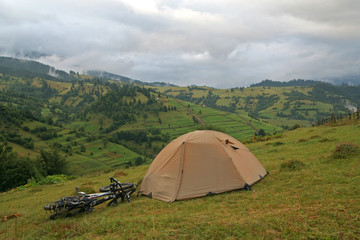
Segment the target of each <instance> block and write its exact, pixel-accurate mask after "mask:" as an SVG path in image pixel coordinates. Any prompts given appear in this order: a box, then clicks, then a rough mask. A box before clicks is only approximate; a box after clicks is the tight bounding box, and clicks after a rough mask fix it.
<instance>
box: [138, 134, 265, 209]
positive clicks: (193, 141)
mask: <svg viewBox="0 0 360 240" xmlns="http://www.w3.org/2000/svg"><path fill="white" fill-rule="evenodd" d="M266 174H268V172H267V171H266V170H265V169H264V167H263V166H262V165H261V163H260V162H259V160H258V159H257V158H256V157H255V156H254V155H253V154H252V153H251V152H250V151H249V149H248V148H247V147H245V146H244V145H243V144H242V143H241V142H239V141H238V140H236V139H235V138H233V137H231V136H229V135H227V134H225V133H221V132H217V131H210V130H203V131H194V132H190V133H187V134H184V135H182V136H180V137H178V138H177V139H175V140H173V141H172V142H170V143H169V144H168V145H167V146H166V147H165V148H164V149H163V150H162V151H161V152H160V153H159V154H158V155H157V157H156V158H155V159H154V161H153V162H152V164H151V165H150V167H149V169H148V171H147V173H146V175H145V177H144V179H143V181H142V184H141V187H140V192H141V193H142V194H144V195H148V196H149V197H152V198H155V199H159V200H163V201H166V202H173V201H175V200H182V199H189V198H195V197H201V196H205V195H209V194H215V193H222V192H226V191H231V190H235V189H241V188H245V189H250V186H251V185H252V184H254V183H255V182H257V181H258V180H260V179H261V178H263V177H264V176H265V175H266Z"/></svg>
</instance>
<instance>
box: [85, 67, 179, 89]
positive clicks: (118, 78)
mask: <svg viewBox="0 0 360 240" xmlns="http://www.w3.org/2000/svg"><path fill="white" fill-rule="evenodd" d="M86 74H88V75H90V76H94V77H98V78H105V79H111V80H116V81H121V82H124V83H135V84H140V85H148V86H155V87H160V86H162V87H164V86H170V87H176V85H174V84H170V83H165V82H151V83H149V82H142V81H139V80H135V79H132V78H128V77H124V76H121V75H117V74H113V73H109V72H105V71H97V70H90V71H87V72H86Z"/></svg>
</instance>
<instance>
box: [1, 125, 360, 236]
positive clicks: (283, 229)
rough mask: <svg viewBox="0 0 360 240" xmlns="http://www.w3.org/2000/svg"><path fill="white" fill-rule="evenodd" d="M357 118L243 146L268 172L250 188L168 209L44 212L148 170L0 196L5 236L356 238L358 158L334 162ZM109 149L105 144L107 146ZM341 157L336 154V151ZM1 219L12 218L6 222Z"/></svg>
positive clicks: (353, 140)
mask: <svg viewBox="0 0 360 240" xmlns="http://www.w3.org/2000/svg"><path fill="white" fill-rule="evenodd" d="M359 134H360V123H359V121H354V122H348V123H347V124H345V122H343V123H341V124H339V125H334V126H321V127H309V128H298V129H296V130H293V131H290V132H286V133H285V134H284V136H283V137H282V138H278V139H273V140H270V141H264V142H257V143H251V144H247V147H248V148H249V149H250V150H251V151H252V152H253V153H254V154H255V156H257V158H258V159H259V160H260V162H261V163H262V165H263V166H264V167H265V168H266V169H267V170H268V171H269V173H270V174H269V175H268V176H266V177H265V178H264V179H262V180H261V181H260V182H258V183H256V184H255V185H253V186H252V191H245V190H238V191H232V192H228V193H223V194H218V195H215V196H211V197H210V196H209V197H202V198H196V199H191V200H185V201H177V202H174V203H172V204H169V203H166V202H162V201H158V200H154V199H149V198H147V197H143V196H139V197H136V195H135V194H134V195H133V196H132V201H131V203H127V202H123V203H121V204H119V205H118V206H116V207H106V206H101V205H100V206H98V207H97V208H96V210H95V211H94V212H93V213H91V214H83V215H77V216H75V217H72V218H59V219H57V220H54V221H50V220H48V217H49V214H48V213H46V212H45V211H44V210H43V209H42V207H43V206H44V205H45V204H48V203H50V202H52V201H56V200H59V199H60V198H61V197H63V196H68V195H72V194H74V187H75V186H80V187H81V186H88V187H92V188H93V189H98V188H99V187H101V186H104V185H107V184H108V178H109V177H110V176H116V177H117V178H118V179H119V180H120V181H123V182H134V183H138V182H139V181H141V179H142V178H143V176H144V175H145V172H146V170H147V168H148V166H149V165H142V166H138V167H130V168H128V169H123V170H113V171H110V172H107V173H104V172H98V173H93V174H90V175H87V176H82V177H78V178H76V179H74V180H70V181H67V182H64V183H60V184H54V185H43V186H39V187H35V188H32V189H26V190H15V191H9V192H5V193H1V194H0V218H1V219H2V222H1V223H0V238H2V239H66V238H71V239H115V238H116V239H118V238H124V239H134V238H135V239H204V238H205V239H239V238H243V239H260V238H261V239H264V238H265V239H280V238H283V239H357V238H358V236H359V235H360V228H359V226H360V219H359V212H360V205H359V204H358V202H359V199H360V189H359V187H358V186H359V185H360V175H359V172H360V164H359V163H360V154H359V152H358V151H357V152H356V151H355V154H353V155H351V154H350V155H349V156H347V154H348V153H351V151H348V152H346V151H345V152H342V153H341V154H340V156H339V155H336V156H337V157H335V155H334V153H336V148H337V146H339V144H341V143H344V142H346V143H348V144H350V145H352V146H359V145H360V139H359V137H358V136H359ZM109 148H110V147H109ZM337 153H339V152H337ZM5 216H17V217H14V218H9V219H7V220H6V221H5V220H4V219H5Z"/></svg>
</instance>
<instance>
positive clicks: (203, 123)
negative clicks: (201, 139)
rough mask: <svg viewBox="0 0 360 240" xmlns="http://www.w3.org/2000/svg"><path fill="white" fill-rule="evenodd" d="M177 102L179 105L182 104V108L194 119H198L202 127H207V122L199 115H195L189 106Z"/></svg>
mask: <svg viewBox="0 0 360 240" xmlns="http://www.w3.org/2000/svg"><path fill="white" fill-rule="evenodd" d="M176 101H177V102H178V104H180V105H181V106H183V107H184V108H185V109H186V111H187V112H188V113H190V114H191V115H192V116H193V117H194V118H196V119H197V120H198V121H199V123H201V124H202V125H205V122H204V121H203V120H202V119H201V118H200V117H199V116H198V115H196V114H195V113H193V112H192V111H190V109H189V108H188V107H187V106H185V105H184V104H182V103H181V101H180V100H178V99H176Z"/></svg>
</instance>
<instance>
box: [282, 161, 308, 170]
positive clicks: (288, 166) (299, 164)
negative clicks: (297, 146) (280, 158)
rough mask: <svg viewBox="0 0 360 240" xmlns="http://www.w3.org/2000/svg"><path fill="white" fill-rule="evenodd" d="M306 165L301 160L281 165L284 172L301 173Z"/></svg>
mask: <svg viewBox="0 0 360 240" xmlns="http://www.w3.org/2000/svg"><path fill="white" fill-rule="evenodd" d="M305 166H306V165H305V163H303V162H301V161H299V160H291V161H288V162H285V163H282V164H281V165H280V168H281V169H282V170H289V171H299V170H301V169H303V168H304V167H305Z"/></svg>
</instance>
